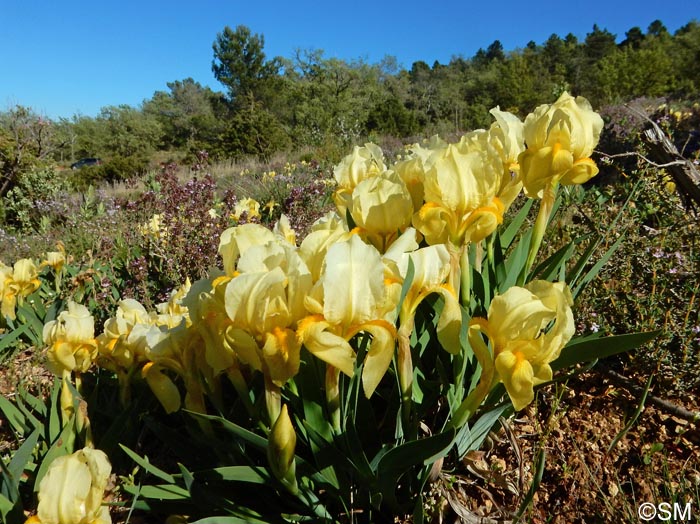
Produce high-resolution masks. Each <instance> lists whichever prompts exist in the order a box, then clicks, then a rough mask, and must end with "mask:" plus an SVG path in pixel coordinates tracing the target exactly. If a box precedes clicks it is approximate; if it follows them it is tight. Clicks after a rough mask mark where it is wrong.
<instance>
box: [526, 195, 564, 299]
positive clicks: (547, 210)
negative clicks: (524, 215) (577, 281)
mask: <svg viewBox="0 0 700 524" xmlns="http://www.w3.org/2000/svg"><path fill="white" fill-rule="evenodd" d="M557 188H558V186H557V185H556V184H553V185H547V186H546V187H545V188H544V194H543V195H542V200H540V210H539V212H538V213H537V219H536V220H535V226H534V228H533V230H532V237H530V250H529V251H528V253H527V260H526V261H525V266H524V267H523V269H522V271H521V272H520V275H519V276H518V285H519V286H522V285H524V284H525V282H526V281H527V277H528V275H529V273H530V270H531V269H532V266H533V264H534V263H535V259H536V258H537V253H538V252H539V250H540V246H541V245H542V239H543V238H544V233H545V231H546V229H547V224H548V223H549V218H550V215H551V214H552V209H553V208H554V200H555V198H556V194H557Z"/></svg>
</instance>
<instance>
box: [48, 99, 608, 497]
mask: <svg viewBox="0 0 700 524" xmlns="http://www.w3.org/2000/svg"><path fill="white" fill-rule="evenodd" d="M491 113H492V114H493V116H494V117H495V122H494V124H493V125H492V126H491V128H490V129H488V130H478V131H474V132H472V133H469V134H467V135H465V136H464V137H462V139H461V140H460V141H459V142H457V143H446V142H444V141H442V140H440V139H439V138H437V137H435V138H433V139H431V140H430V141H429V142H427V143H425V144H422V145H419V144H415V145H413V146H412V147H410V149H409V151H410V152H409V154H408V155H405V156H403V157H402V158H401V159H400V160H399V161H397V162H396V163H394V164H393V165H390V166H387V165H386V163H385V160H384V155H383V152H382V150H381V149H380V148H379V147H377V146H376V145H374V144H366V145H365V146H364V147H355V149H354V150H353V152H352V153H351V154H350V155H348V156H347V157H345V158H344V159H343V160H342V161H341V162H340V164H339V165H338V166H337V167H336V169H335V171H334V176H335V179H336V182H337V190H336V192H335V194H334V197H333V199H334V202H335V204H336V207H337V211H336V212H330V213H328V214H327V215H325V216H323V217H322V218H320V219H318V220H317V221H316V222H315V223H314V224H313V225H312V227H311V228H310V231H309V232H308V234H307V235H306V236H305V237H304V238H303V239H300V240H298V239H297V234H296V232H295V231H294V230H293V229H292V227H291V226H290V223H289V220H288V219H287V217H286V216H284V215H283V216H282V217H281V218H280V220H279V221H278V222H277V223H276V224H275V226H274V229H273V230H269V229H267V228H265V227H264V226H262V225H260V224H255V223H246V224H242V225H238V226H236V227H232V228H229V229H227V230H225V231H224V232H223V234H222V235H221V237H220V242H219V248H218V252H219V255H220V256H221V259H222V262H223V269H222V270H213V271H212V274H211V275H210V276H209V277H208V278H205V279H201V280H198V281H196V282H194V283H192V285H191V286H190V285H189V284H188V285H185V286H183V287H182V288H180V289H178V290H176V292H175V293H174V294H173V295H172V297H171V298H170V300H169V301H168V302H167V303H164V304H161V305H160V306H158V307H157V311H152V312H148V311H147V310H146V309H145V308H144V307H143V306H142V305H141V304H139V303H138V302H136V301H134V300H129V299H126V300H122V301H121V303H120V305H119V309H118V311H117V313H116V315H115V316H114V317H113V318H111V319H109V320H108V321H107V322H106V323H105V325H104V332H103V334H101V335H99V336H98V337H97V339H96V342H93V339H92V335H91V334H90V329H89V327H90V326H88V324H89V322H88V321H87V319H86V318H85V312H84V311H82V310H79V309H78V308H77V306H69V311H68V312H67V313H66V314H65V317H64V318H61V319H59V323H58V324H56V325H52V326H51V327H49V326H47V328H46V330H45V338H46V341H47V343H48V344H50V345H51V347H52V349H51V352H50V355H53V356H52V357H50V358H51V359H52V360H51V361H52V362H53V363H55V368H56V370H57V371H61V370H63V371H65V370H67V369H80V370H84V369H85V365H86V363H89V362H90V361H92V360H94V359H95V358H96V359H97V361H98V363H99V364H100V365H101V366H103V367H105V368H108V369H110V370H112V371H114V372H115V373H116V374H117V376H118V377H119V379H120V384H121V385H122V389H123V395H122V398H123V399H124V400H125V401H128V398H129V394H128V388H129V382H130V381H131V380H132V379H134V378H137V377H139V376H140V377H142V378H143V379H145V380H146V382H147V383H148V385H149V386H150V388H151V389H152V391H153V393H154V394H155V396H156V397H157V398H158V400H159V401H160V403H161V404H162V406H163V408H164V409H165V410H166V411H167V412H173V411H176V410H178V409H180V407H181V406H182V405H183V403H184V406H185V407H186V408H188V409H189V410H191V411H196V412H200V413H204V412H206V411H207V402H206V397H207V395H209V396H213V397H215V396H216V395H219V394H220V392H221V387H220V381H221V380H229V381H230V382H231V383H232V384H233V386H234V387H235V389H236V390H237V391H238V393H239V395H240V397H241V399H242V401H243V402H244V403H246V404H247V407H248V408H249V409H250V410H251V411H252V410H254V409H255V406H253V405H252V403H251V394H250V389H249V388H253V387H254V384H257V383H258V382H256V380H255V376H256V375H258V376H259V377H260V376H261V377H262V383H263V384H264V399H265V402H264V405H265V407H266V417H265V418H266V420H265V422H266V424H267V427H268V428H271V430H270V432H269V436H268V438H269V439H270V447H269V450H272V451H270V457H269V460H270V463H271V469H272V471H273V472H274V474H275V476H276V477H277V478H278V479H279V480H280V481H282V482H283V483H284V484H285V485H286V486H287V487H288V489H290V490H292V491H294V490H295V489H296V482H295V480H294V470H293V468H294V462H293V448H294V446H295V442H296V438H295V436H294V428H293V423H292V419H291V418H290V416H289V411H290V410H289V407H288V406H287V405H286V404H284V405H283V401H282V399H283V395H282V389H283V388H284V387H285V386H286V385H287V383H288V382H289V381H290V380H292V379H293V378H294V377H295V376H296V375H297V374H298V372H299V370H300V367H301V366H302V365H303V363H302V358H301V355H302V348H303V347H305V348H306V350H308V352H309V353H310V355H312V357H313V358H315V359H318V360H319V361H321V362H322V363H323V364H325V368H326V375H325V380H326V382H325V395H326V399H327V402H328V411H329V413H330V415H331V418H332V424H333V426H335V427H336V428H337V429H339V427H340V411H339V381H340V376H341V374H344V375H347V376H350V377H352V376H354V375H355V374H356V373H359V374H361V375H360V376H361V383H362V388H363V391H364V394H365V396H366V397H367V398H370V397H372V396H373V395H374V394H375V392H376V391H377V389H378V388H379V386H380V384H381V383H382V380H383V379H384V376H385V374H386V373H387V371H388V370H389V369H390V367H391V365H392V362H395V366H396V375H397V377H398V379H399V384H400V388H401V395H402V398H403V399H404V401H405V403H406V404H409V403H410V401H411V389H412V385H413V380H414V369H413V364H412V355H411V347H410V344H411V336H412V334H413V331H414V329H415V325H414V324H415V316H416V312H417V310H418V309H419V307H420V305H421V304H422V303H423V302H424V301H425V299H426V298H427V297H428V296H430V295H437V296H439V297H441V298H442V302H443V305H442V307H441V308H440V310H439V315H438V317H437V318H436V321H437V324H436V334H437V339H438V341H439V344H440V346H442V348H444V350H445V351H447V352H448V353H450V354H452V355H462V354H466V352H467V351H468V350H469V348H467V347H466V345H465V343H464V340H461V338H460V333H461V332H462V323H463V317H464V314H465V311H466V312H467V314H468V311H469V309H468V308H469V300H470V296H469V294H470V292H471V291H470V285H469V274H470V273H471V271H472V269H473V268H471V267H470V265H469V257H468V250H469V247H470V246H471V245H472V244H475V243H478V242H481V241H482V240H484V239H485V238H487V237H488V236H489V235H491V234H492V233H493V232H494V231H495V230H496V229H497V227H498V225H499V224H501V223H502V222H503V215H504V212H505V211H506V209H507V208H508V207H509V206H510V205H511V203H512V202H513V201H514V200H515V198H516V197H517V196H518V194H519V193H520V191H521V190H522V189H523V187H524V190H525V194H526V195H527V196H529V197H532V198H542V200H543V204H542V206H541V208H540V215H541V216H542V215H543V217H541V218H538V223H540V222H543V223H545V224H546V220H547V219H548V218H549V210H550V209H551V206H550V205H549V204H547V205H545V204H544V202H545V201H546V202H550V200H551V199H552V197H553V194H554V193H555V192H556V189H557V187H558V186H559V185H560V184H578V183H582V182H584V181H585V180H587V179H589V178H590V177H592V176H594V175H595V174H596V172H597V168H596V166H595V163H594V162H593V161H592V160H591V159H590V155H591V153H592V150H593V147H594V146H595V144H596V142H597V139H598V135H599V134H600V129H601V127H602V121H601V120H600V117H599V116H598V115H597V114H595V113H594V112H593V111H592V110H591V109H590V105H588V102H587V101H585V100H584V99H581V98H577V99H574V98H572V97H571V96H569V95H568V94H566V93H565V94H564V95H562V97H561V98H560V99H559V100H558V101H557V102H556V103H555V104H552V105H546V106H541V107H539V108H537V110H536V111H535V112H534V113H533V114H531V115H529V116H528V117H527V118H526V119H525V121H524V123H523V122H521V121H520V120H519V119H518V118H517V117H516V116H515V115H512V114H510V113H507V112H504V111H501V110H499V109H498V108H495V109H493V110H492V111H491ZM235 212H236V213H239V212H240V213H243V212H246V213H248V215H249V216H252V215H255V214H257V213H258V212H259V204H258V203H257V202H255V201H252V200H250V199H247V200H241V201H240V202H239V205H238V206H236V210H235ZM541 233H542V231H541V230H538V229H537V226H536V229H535V232H534V233H533V244H532V246H531V251H532V252H531V257H530V258H532V259H534V257H535V254H536V251H537V249H538V247H539V240H541ZM538 235H539V237H538ZM538 238H539V240H538ZM526 269H528V270H529V267H528V268H526ZM525 277H527V275H525ZM525 281H526V278H522V279H521V280H519V281H518V284H519V285H516V286H512V287H510V288H508V289H501V290H499V292H500V294H498V295H497V296H495V298H493V300H491V302H490V306H489V307H488V314H487V316H486V317H485V318H480V317H474V318H472V319H471V320H470V321H469V324H468V328H467V331H468V337H467V338H468V342H469V346H471V351H473V354H474V355H476V358H477V359H478V362H479V364H480V365H481V368H482V372H481V379H480V382H479V385H478V387H477V388H476V389H474V390H473V391H472V393H470V395H469V397H468V398H467V399H466V401H465V403H464V406H463V408H460V410H458V411H457V413H458V415H459V416H457V422H456V423H455V424H456V425H461V424H463V423H464V422H465V421H466V420H467V419H468V417H469V416H470V414H471V413H473V412H474V411H475V409H477V408H478V407H479V405H480V404H481V402H482V401H483V400H484V398H485V397H486V395H487V394H488V393H489V392H490V391H491V390H492V388H493V387H494V385H495V384H497V383H503V385H504V386H505V389H506V391H507V393H508V395H509V396H510V398H511V400H512V403H513V405H514V407H515V409H516V410H519V409H522V408H523V407H525V406H526V405H527V404H529V403H530V402H531V401H532V399H533V397H534V390H533V388H534V386H535V385H537V384H540V383H542V382H545V381H548V380H550V379H551V378H552V370H551V367H550V363H551V362H552V361H553V360H555V359H556V358H557V357H558V356H559V354H560V352H561V350H562V348H563V347H564V345H565V344H566V343H567V342H568V341H569V339H570V338H571V337H572V335H573V331H574V322H573V315H572V312H571V306H572V298H571V293H570V292H569V290H568V288H567V286H566V284H565V283H563V282H558V283H551V282H545V281H531V282H529V283H527V284H525ZM73 330H75V331H74V332H73ZM360 348H362V351H360ZM183 390H184V394H185V395H184V402H183V398H182V391H183ZM252 396H253V397H255V395H252ZM212 400H219V399H216V398H212Z"/></svg>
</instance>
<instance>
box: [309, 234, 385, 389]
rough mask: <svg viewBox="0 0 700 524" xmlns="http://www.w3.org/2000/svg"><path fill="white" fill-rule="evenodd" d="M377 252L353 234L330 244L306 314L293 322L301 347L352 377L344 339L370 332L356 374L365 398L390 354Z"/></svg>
mask: <svg viewBox="0 0 700 524" xmlns="http://www.w3.org/2000/svg"><path fill="white" fill-rule="evenodd" d="M384 271H385V269H384V264H383V262H382V259H381V257H380V255H379V252H378V251H377V250H376V248H374V247H373V246H370V245H367V244H365V243H364V242H362V240H360V238H359V237H358V236H357V235H352V236H351V237H350V239H349V240H346V241H343V242H337V243H335V244H333V245H332V246H331V247H330V248H329V249H328V252H327V253H326V257H325V264H324V269H323V273H322V275H321V278H320V279H319V280H318V282H316V284H315V285H314V288H313V289H312V290H311V292H310V293H309V295H308V296H307V297H306V301H305V304H306V309H307V310H308V311H309V312H310V313H311V315H309V316H307V317H306V318H304V319H303V320H302V321H301V322H300V323H299V328H298V336H299V338H300V340H301V341H302V342H303V343H304V345H305V346H306V347H307V349H308V350H309V351H310V352H311V353H312V354H313V355H315V356H316V357H317V358H320V359H321V360H323V361H324V362H326V363H327V364H330V365H331V366H333V367H334V368H337V369H339V370H340V371H342V372H343V373H345V374H346V375H348V376H352V375H353V372H354V366H355V358H356V356H355V352H354V350H353V349H352V347H351V346H350V344H349V342H348V341H349V340H350V339H351V338H352V337H354V336H355V335H356V334H358V333H361V332H365V333H369V334H370V335H371V336H372V342H371V343H370V347H369V350H368V352H367V356H366V358H365V361H364V369H363V372H362V385H363V389H364V392H365V395H366V396H367V397H369V396H371V395H372V393H373V392H374V390H375V389H376V387H377V385H378V384H379V382H380V381H381V379H382V377H383V376H384V374H385V373H386V371H387V369H388V368H389V365H390V363H391V359H392V357H393V354H394V348H395V339H396V329H395V328H394V325H393V322H390V321H388V320H387V318H390V316H391V315H392V314H393V312H394V311H395V309H396V302H395V301H393V300H391V299H390V297H392V296H394V295H393V294H390V293H388V291H387V287H386V285H385V280H384Z"/></svg>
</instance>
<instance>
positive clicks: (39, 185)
mask: <svg viewBox="0 0 700 524" xmlns="http://www.w3.org/2000/svg"><path fill="white" fill-rule="evenodd" d="M66 187H67V184H66V182H65V180H64V179H63V178H62V177H61V176H59V175H58V173H57V172H56V170H55V169H54V168H53V167H34V168H31V169H29V170H28V171H26V172H23V173H21V174H20V175H19V176H18V177H17V183H16V184H15V186H14V187H13V188H12V189H10V191H8V193H7V195H6V197H5V202H4V206H2V212H1V213H2V215H0V218H2V220H3V221H4V222H5V223H8V224H11V225H14V226H16V227H17V228H19V229H20V230H22V231H30V230H33V229H35V230H37V231H39V230H41V229H45V228H46V227H47V226H48V225H49V223H50V222H51V219H52V217H53V216H55V215H56V214H59V215H61V214H62V212H63V211H65V209H62V208H61V204H60V203H59V201H57V200H56V198H55V197H56V196H57V195H58V194H59V193H60V192H62V191H64V190H65V189H66ZM59 208H61V209H59Z"/></svg>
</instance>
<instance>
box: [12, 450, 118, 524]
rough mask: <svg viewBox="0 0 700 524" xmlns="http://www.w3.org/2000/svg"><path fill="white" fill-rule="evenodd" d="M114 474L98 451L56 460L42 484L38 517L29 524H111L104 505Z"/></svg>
mask: <svg viewBox="0 0 700 524" xmlns="http://www.w3.org/2000/svg"><path fill="white" fill-rule="evenodd" d="M111 471H112V466H111V465H110V463H109V460H108V459H107V455H105V453H104V452H103V451H100V450H97V449H92V448H84V449H82V450H80V451H76V452H75V453H73V454H72V455H67V456H63V457H58V458H56V459H54V460H53V461H52V462H51V465H50V466H49V469H48V470H47V471H46V475H44V478H42V479H41V483H40V484H39V494H38V498H39V506H38V509H37V514H36V515H35V516H33V517H30V518H29V519H27V520H26V521H25V524H111V522H112V519H111V517H110V515H109V510H108V508H107V506H103V505H102V499H103V497H104V492H105V489H106V487H107V483H108V481H109V476H110V474H111Z"/></svg>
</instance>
